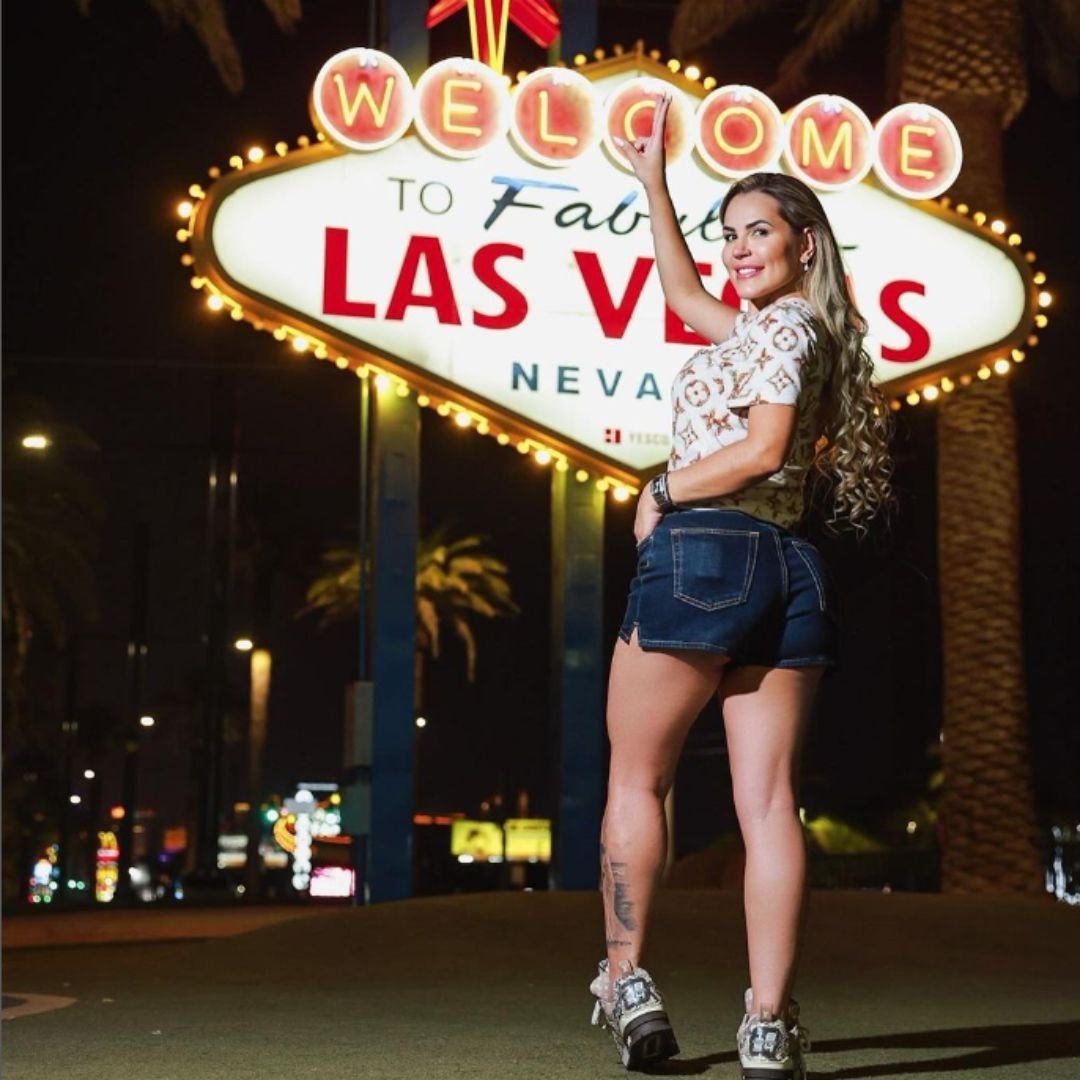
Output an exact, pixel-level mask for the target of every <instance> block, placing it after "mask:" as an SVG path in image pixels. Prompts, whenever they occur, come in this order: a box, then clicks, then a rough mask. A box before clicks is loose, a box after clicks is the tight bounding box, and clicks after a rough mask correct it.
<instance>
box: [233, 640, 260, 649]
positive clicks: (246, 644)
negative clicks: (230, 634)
mask: <svg viewBox="0 0 1080 1080" xmlns="http://www.w3.org/2000/svg"><path fill="white" fill-rule="evenodd" d="M233 648H234V649H236V650H237V651H239V652H251V650H252V649H254V648H255V642H254V641H252V640H251V638H247V637H242V638H237V639H236V640H235V641H234V642H233Z"/></svg>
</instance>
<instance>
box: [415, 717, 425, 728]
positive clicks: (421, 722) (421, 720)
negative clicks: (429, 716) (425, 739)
mask: <svg viewBox="0 0 1080 1080" xmlns="http://www.w3.org/2000/svg"><path fill="white" fill-rule="evenodd" d="M416 726H417V727H427V720H425V719H424V717H422V716H418V717H417V718H416Z"/></svg>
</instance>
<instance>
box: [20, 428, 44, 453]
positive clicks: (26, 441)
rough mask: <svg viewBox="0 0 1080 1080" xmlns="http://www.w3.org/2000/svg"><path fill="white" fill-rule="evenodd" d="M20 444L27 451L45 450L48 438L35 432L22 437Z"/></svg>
mask: <svg viewBox="0 0 1080 1080" xmlns="http://www.w3.org/2000/svg"><path fill="white" fill-rule="evenodd" d="M22 444H23V447H24V448H25V449H27V450H46V449H48V446H49V437H48V436H47V435H42V434H41V433H40V432H36V431H35V432H33V433H31V434H30V435H24V436H23V438H22Z"/></svg>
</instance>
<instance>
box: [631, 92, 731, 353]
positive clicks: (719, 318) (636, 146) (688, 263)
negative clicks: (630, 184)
mask: <svg viewBox="0 0 1080 1080" xmlns="http://www.w3.org/2000/svg"><path fill="white" fill-rule="evenodd" d="M670 102H671V98H670V96H669V95H666V94H665V95H664V96H663V97H660V98H659V99H658V100H657V102H656V106H655V107H654V109H653V125H652V131H651V132H650V133H649V137H648V138H647V139H636V140H635V141H634V142H627V141H626V140H624V139H617V140H616V143H617V145H618V146H619V149H620V150H622V152H623V155H624V156H625V157H626V160H627V161H628V162H629V163H630V168H631V169H633V170H634V175H635V176H636V177H637V178H638V179H639V180H640V181H641V184H642V186H643V187H644V188H645V195H646V197H647V198H648V200H649V221H650V224H651V226H652V235H653V247H654V248H655V250H656V265H657V268H658V269H659V271H660V285H661V287H662V288H663V290H664V299H665V300H666V301H667V305H668V307H669V308H671V310H672V311H673V312H675V314H676V315H677V316H678V317H679V318H680V319H682V321H683V322H684V323H686V325H687V326H689V327H690V328H691V329H692V330H696V331H697V332H698V333H699V334H700V335H701V336H702V337H703V338H706V339H708V340H709V341H723V340H724V339H725V338H726V337H728V335H729V334H730V333H731V330H732V327H733V326H734V325H735V312H734V311H732V309H731V308H729V307H728V306H727V305H726V304H723V303H721V302H720V301H719V300H718V299H717V298H716V297H715V296H713V295H712V294H711V293H709V291H708V290H707V289H706V288H705V286H704V285H702V283H701V275H700V274H698V271H697V267H696V266H695V265H694V259H693V257H692V256H691V254H690V249H689V248H688V247H687V246H686V240H685V238H684V237H683V234H682V229H681V228H680V226H679V219H678V217H677V216H676V214H675V207H674V206H672V203H671V195H670V194H669V192H668V188H667V179H666V177H665V175H664V163H665V157H664V129H665V125H666V122H667V111H668V105H669V104H670Z"/></svg>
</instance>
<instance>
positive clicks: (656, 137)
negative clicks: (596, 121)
mask: <svg viewBox="0 0 1080 1080" xmlns="http://www.w3.org/2000/svg"><path fill="white" fill-rule="evenodd" d="M670 104H671V95H670V94H659V95H657V97H656V105H655V106H654V107H653V121H652V131H650V132H649V137H648V138H647V139H635V140H634V141H633V142H627V141H626V140H625V139H618V138H617V139H615V140H614V142H615V145H616V146H617V147H618V148H619V149H620V150H621V151H622V153H623V157H625V158H626V160H627V161H628V162H629V164H630V168H631V169H633V170H634V175H635V176H636V177H637V178H638V179H639V180H640V181H641V183H642V184H643V185H644V186H645V187H646V188H651V187H658V186H662V185H663V183H664V128H665V124H666V122H667V111H668V106H669V105H670Z"/></svg>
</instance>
